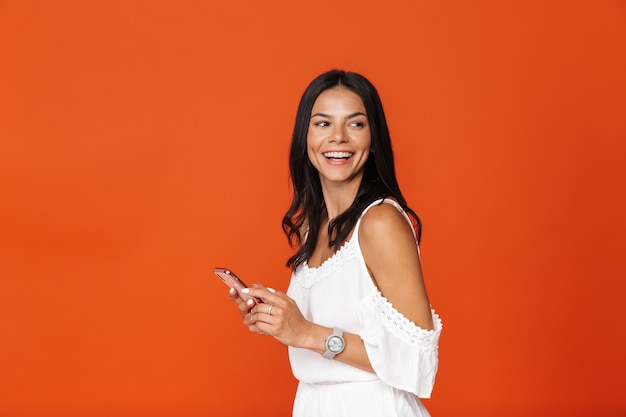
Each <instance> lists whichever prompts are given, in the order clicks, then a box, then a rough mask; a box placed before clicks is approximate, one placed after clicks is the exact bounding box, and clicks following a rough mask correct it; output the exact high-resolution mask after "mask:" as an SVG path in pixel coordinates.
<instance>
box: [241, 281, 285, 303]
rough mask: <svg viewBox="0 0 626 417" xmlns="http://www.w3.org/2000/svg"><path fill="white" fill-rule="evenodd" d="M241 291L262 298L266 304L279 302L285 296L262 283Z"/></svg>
mask: <svg viewBox="0 0 626 417" xmlns="http://www.w3.org/2000/svg"><path fill="white" fill-rule="evenodd" d="M241 292H242V293H243V294H246V295H249V296H251V297H255V298H260V299H261V300H263V302H264V303H266V304H278V303H279V302H280V301H281V300H282V298H283V297H284V296H285V295H284V294H283V293H281V292H278V291H276V290H275V289H273V288H265V287H263V286H260V285H259V286H253V287H249V288H244V289H243V290H241Z"/></svg>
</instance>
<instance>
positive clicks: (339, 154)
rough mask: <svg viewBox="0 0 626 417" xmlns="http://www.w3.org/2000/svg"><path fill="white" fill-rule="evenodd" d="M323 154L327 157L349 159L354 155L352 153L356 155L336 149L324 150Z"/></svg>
mask: <svg viewBox="0 0 626 417" xmlns="http://www.w3.org/2000/svg"><path fill="white" fill-rule="evenodd" d="M322 155H324V157H325V158H327V159H349V158H351V157H352V155H354V153H352V152H338V151H334V152H324V153H323V154H322Z"/></svg>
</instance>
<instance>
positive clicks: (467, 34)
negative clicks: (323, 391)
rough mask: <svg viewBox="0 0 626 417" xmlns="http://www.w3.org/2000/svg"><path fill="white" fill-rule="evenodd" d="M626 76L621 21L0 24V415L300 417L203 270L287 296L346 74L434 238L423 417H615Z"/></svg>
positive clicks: (501, 7) (150, 13)
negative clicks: (430, 353) (310, 175)
mask: <svg viewBox="0 0 626 417" xmlns="http://www.w3.org/2000/svg"><path fill="white" fill-rule="evenodd" d="M625 51H626V3H624V2H623V1H595V2H593V1H564V0H563V1H552V2H544V1H530V2H529V1H523V2H522V1H519V2H497V1H474V2H463V1H448V2H432V1H408V0H407V1H404V2H383V3H381V2H379V1H343V2H335V1H318V2H294V1H286V0H285V1H283V0H280V1H279V0H275V1H271V2H269V1H268V2H257V1H252V0H249V1H241V2H237V1H233V2H223V3H221V4H213V2H209V1H205V2H201V1H186V2H177V1H158V2H157V1H145V2H140V1H132V2H129V1H92V2H82V1H60V2H46V1H40V2H36V1H9V0H6V1H2V2H0V141H1V143H0V145H1V146H0V196H1V197H0V199H1V200H0V277H1V280H0V415H1V416H3V417H4V416H7V417H17V416H20V417H21V416H53V415H63V416H72V415H76V416H86V415H89V416H100V415H102V416H105V415H106V416H108V415H116V416H173V415H177V416H211V415H220V416H229V415H230V416H243V415H250V413H251V410H254V413H255V414H256V415H261V416H263V415H289V412H290V411H289V410H290V407H291V401H292V397H293V393H294V390H295V382H294V380H293V378H292V376H291V374H290V371H289V367H288V363H287V358H286V351H285V349H284V348H283V347H281V346H279V345H278V344H277V343H274V342H273V341H272V340H270V339H268V338H263V337H253V336H252V335H249V334H248V333H247V332H246V330H245V328H244V327H243V326H241V325H240V319H239V317H238V315H237V313H236V312H235V310H234V308H233V306H231V305H230V304H229V302H228V301H227V297H226V290H225V287H224V286H223V285H222V284H221V283H220V282H219V281H218V280H217V278H216V277H214V276H213V275H212V273H211V270H212V268H213V267H214V266H218V265H219V266H228V267H231V268H232V269H233V270H235V271H236V272H237V273H238V274H239V275H241V276H242V278H244V279H245V280H247V281H250V282H253V281H260V282H262V283H264V284H265V285H270V286H273V287H274V288H279V289H286V287H287V283H288V279H289V271H288V270H287V269H286V268H285V267H284V266H283V265H284V262H285V260H286V258H287V256H288V254H289V253H290V249H289V247H288V246H287V244H286V241H285V239H284V237H283V235H282V233H281V230H280V220H281V217H282V214H283V212H284V211H285V209H286V205H287V203H288V201H289V193H288V180H287V149H288V142H289V139H290V133H291V128H292V123H293V118H294V115H295V108H296V105H297V101H298V99H299V96H300V94H301V92H302V90H303V89H304V88H305V86H306V84H307V83H308V82H309V81H310V80H311V79H312V78H313V77H314V76H315V75H317V74H318V73H320V72H322V71H325V70H327V69H330V68H333V67H341V68H345V69H350V70H355V71H358V72H362V73H363V74H365V75H366V76H368V77H369V78H370V79H371V80H372V81H373V82H374V83H375V84H376V85H377V87H378V88H379V90H380V93H381V95H382V97H383V101H384V103H385V106H386V110H387V112H388V118H389V121H390V125H391V129H392V136H393V138H394V141H395V142H394V143H395V150H396V153H397V160H398V161H397V163H398V173H399V180H400V183H401V185H403V188H404V191H405V193H406V195H407V197H408V199H409V201H410V203H411V204H412V206H413V207H414V208H415V209H416V211H417V212H418V213H419V214H420V215H421V217H422V219H423V221H424V224H425V229H424V241H423V263H424V270H425V275H426V279H427V285H428V288H429V292H430V297H431V299H432V302H433V304H434V306H435V307H436V308H437V309H438V311H439V312H440V313H441V315H442V316H443V319H444V327H445V329H444V333H443V336H442V339H441V348H440V358H441V363H440V373H439V376H438V381H437V385H436V387H435V390H434V396H433V398H432V399H431V400H426V405H427V406H428V408H429V409H430V410H431V412H432V414H433V415H435V416H460V415H463V416H525V415H534V416H543V415H545V416H590V415H593V416H618V415H619V416H623V415H625V413H626V400H625V398H626V396H625V395H624V389H625V388H626V377H625V376H624V375H626V360H625V359H624V352H625V351H626V342H625V341H624V329H625V325H624V322H625V319H626V311H625V309H624V301H623V299H624V293H625V290H626V285H625V284H624V281H625V280H624V278H625V277H626V274H625V272H626V268H625V267H624V249H625V244H624V238H625V237H626V222H625V221H624V213H625V212H626V204H625V198H624V195H625V194H626V190H625V188H626V187H625V178H626V172H624V171H625V170H624V165H625V163H626V160H625V159H626V156H625V155H626V152H625V151H626V149H625V148H626V145H625V142H626V140H625V139H626V123H625V122H624V114H626V80H625V76H624V74H626V58H625V57H626V54H625ZM238 392H240V393H241V394H237V393H238Z"/></svg>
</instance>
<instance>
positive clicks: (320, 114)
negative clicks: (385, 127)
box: [311, 111, 367, 119]
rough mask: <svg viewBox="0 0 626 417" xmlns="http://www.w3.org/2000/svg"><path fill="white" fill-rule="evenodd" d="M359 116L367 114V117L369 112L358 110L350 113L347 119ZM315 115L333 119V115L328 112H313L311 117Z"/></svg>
mask: <svg viewBox="0 0 626 417" xmlns="http://www.w3.org/2000/svg"><path fill="white" fill-rule="evenodd" d="M357 116H365V117H367V114H365V113H363V112H360V111H358V112H356V113H352V114H349V115H348V117H346V119H352V118H353V117H357ZM314 117H325V118H327V119H332V117H331V116H330V115H328V114H326V113H315V114H312V115H311V119H312V118H314Z"/></svg>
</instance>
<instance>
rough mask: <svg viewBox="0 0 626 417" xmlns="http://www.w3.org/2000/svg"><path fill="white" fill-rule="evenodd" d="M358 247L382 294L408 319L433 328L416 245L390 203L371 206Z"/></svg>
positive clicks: (407, 227)
mask: <svg viewBox="0 0 626 417" xmlns="http://www.w3.org/2000/svg"><path fill="white" fill-rule="evenodd" d="M359 245H360V247H361V252H362V253H363V258H364V259H365V264H366V265H367V268H368V271H369V273H370V275H371V277H372V279H373V281H374V283H375V284H376V286H377V287H378V289H379V290H380V292H381V293H382V295H383V296H384V297H386V298H387V300H388V301H389V302H391V304H392V305H393V306H394V307H395V308H396V309H397V310H398V311H400V312H401V313H402V314H404V316H405V317H407V318H409V320H411V321H413V322H414V323H415V324H417V325H418V326H420V327H422V328H425V329H432V328H433V323H432V317H431V313H430V303H429V301H428V295H427V293H426V287H425V285H424V279H423V277H422V268H421V264H420V257H419V253H418V249H417V243H416V242H415V237H414V235H413V230H412V227H411V225H410V224H409V222H407V220H406V218H405V217H404V215H403V214H402V213H401V212H400V211H398V209H397V208H396V207H395V206H393V205H391V204H386V203H383V204H380V205H377V206H373V207H371V208H370V209H369V210H368V212H367V213H365V215H364V216H363V219H362V220H361V226H360V228H359Z"/></svg>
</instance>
